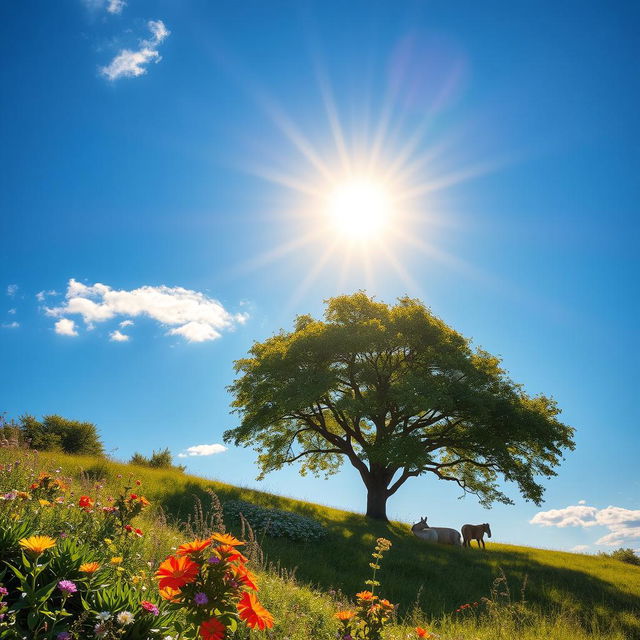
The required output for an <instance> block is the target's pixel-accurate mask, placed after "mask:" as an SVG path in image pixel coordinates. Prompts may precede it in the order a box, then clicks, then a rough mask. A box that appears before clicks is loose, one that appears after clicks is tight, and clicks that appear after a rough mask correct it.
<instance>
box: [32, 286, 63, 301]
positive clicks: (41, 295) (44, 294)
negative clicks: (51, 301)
mask: <svg viewBox="0 0 640 640" xmlns="http://www.w3.org/2000/svg"><path fill="white" fill-rule="evenodd" d="M57 295H58V292H57V291H56V290H55V289H51V290H49V291H44V290H43V291H38V293H36V300H37V301H38V302H44V299H45V298H46V297H47V296H57Z"/></svg>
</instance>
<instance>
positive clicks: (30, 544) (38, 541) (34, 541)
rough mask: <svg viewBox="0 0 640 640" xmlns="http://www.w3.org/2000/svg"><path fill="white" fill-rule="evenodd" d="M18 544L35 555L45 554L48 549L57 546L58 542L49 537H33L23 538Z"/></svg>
mask: <svg viewBox="0 0 640 640" xmlns="http://www.w3.org/2000/svg"><path fill="white" fill-rule="evenodd" d="M18 544H19V545H20V546H21V547H22V548H23V549H26V550H27V551H31V552H32V553H34V554H35V555H38V556H39V555H40V554H41V553H44V552H45V551H46V550H47V549H51V547H55V546H56V541H55V540H54V539H53V538H50V537H49V536H31V537H30V538H22V540H20V541H19V542H18Z"/></svg>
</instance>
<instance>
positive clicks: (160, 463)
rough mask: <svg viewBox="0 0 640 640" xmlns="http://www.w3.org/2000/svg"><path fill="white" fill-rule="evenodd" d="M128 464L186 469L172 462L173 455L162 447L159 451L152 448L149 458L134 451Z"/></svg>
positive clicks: (154, 467) (153, 467) (155, 467)
mask: <svg viewBox="0 0 640 640" xmlns="http://www.w3.org/2000/svg"><path fill="white" fill-rule="evenodd" d="M129 464H135V465H138V466H139V467H150V468H152V469H176V470H178V471H184V470H185V469H186V467H185V466H183V465H174V464H173V456H172V455H171V452H170V451H169V449H168V448H167V449H162V450H161V451H155V450H154V451H153V453H152V454H151V457H150V458H147V456H144V455H142V454H141V453H138V452H137V451H136V452H135V453H134V454H133V455H132V456H131V460H129Z"/></svg>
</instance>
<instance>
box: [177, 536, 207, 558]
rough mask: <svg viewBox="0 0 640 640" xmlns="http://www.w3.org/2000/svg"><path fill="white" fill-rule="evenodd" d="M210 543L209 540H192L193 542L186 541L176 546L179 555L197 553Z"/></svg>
mask: <svg viewBox="0 0 640 640" xmlns="http://www.w3.org/2000/svg"><path fill="white" fill-rule="evenodd" d="M210 544H211V540H199V539H197V540H194V541H193V542H186V543H185V544H181V545H180V546H179V547H178V551H177V553H178V555H179V556H190V555H191V554H192V553H198V552H200V551H202V550H203V549H206V548H207V547H208V546H209V545H210Z"/></svg>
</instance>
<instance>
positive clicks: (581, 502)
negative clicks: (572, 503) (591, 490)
mask: <svg viewBox="0 0 640 640" xmlns="http://www.w3.org/2000/svg"><path fill="white" fill-rule="evenodd" d="M578 504H587V501H586V500H578Z"/></svg>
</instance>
